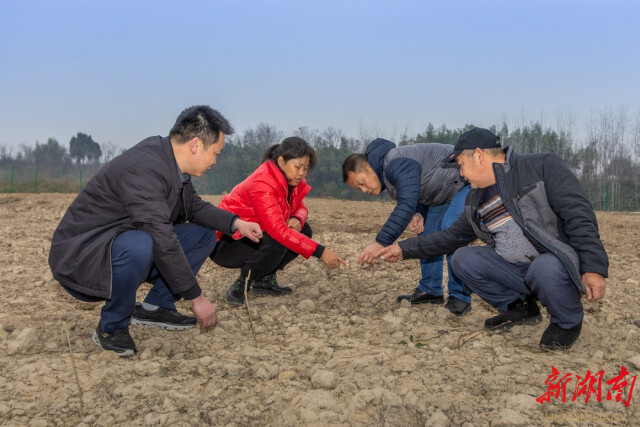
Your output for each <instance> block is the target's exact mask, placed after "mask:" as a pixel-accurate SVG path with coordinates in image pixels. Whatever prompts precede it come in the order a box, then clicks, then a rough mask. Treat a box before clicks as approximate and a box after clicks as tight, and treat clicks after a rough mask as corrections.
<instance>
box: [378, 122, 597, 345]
mask: <svg viewBox="0 0 640 427" xmlns="http://www.w3.org/2000/svg"><path fill="white" fill-rule="evenodd" d="M454 160H455V161H456V162H457V163H458V165H460V174H461V175H462V176H463V177H464V178H466V179H467V180H468V181H469V182H470V183H471V187H472V190H471V191H470V192H469V194H468V196H467V198H466V201H465V208H464V214H463V215H462V216H461V217H460V218H459V219H458V220H457V221H456V222H455V223H454V224H453V225H452V226H451V227H449V228H448V229H447V230H443V231H441V232H439V233H436V234H431V235H427V236H421V237H416V238H412V239H407V240H403V241H401V242H399V243H398V244H395V245H392V246H388V247H386V248H384V249H382V250H380V251H378V252H377V254H376V255H377V256H379V257H381V258H382V259H384V260H385V261H389V262H395V261H397V260H399V259H402V258H420V257H425V256H434V255H436V254H442V253H449V252H452V251H454V250H455V253H454V254H453V257H452V268H453V271H454V272H455V274H456V276H457V277H458V278H459V279H461V280H462V282H463V283H464V284H465V285H466V286H467V287H468V288H470V289H471V290H472V291H473V292H475V293H477V294H478V295H479V296H480V297H481V298H482V299H484V300H485V301H487V302H488V303H489V304H491V305H492V306H493V307H495V308H497V309H498V310H499V311H500V313H499V314H498V315H497V316H495V317H492V318H490V319H487V320H486V321H485V326H486V327H487V328H492V329H496V328H510V327H512V326H514V325H518V324H534V323H538V322H540V321H541V320H542V316H541V315H540V310H539V308H538V304H537V301H536V297H537V299H539V300H540V303H541V304H542V305H543V306H544V307H546V308H547V311H548V313H549V315H550V317H551V322H550V324H549V326H548V327H547V329H546V330H545V331H544V333H543V334H542V338H541V340H540V346H541V347H542V348H543V349H545V350H557V349H563V350H564V349H568V348H569V347H571V345H573V343H574V342H575V341H576V339H577V338H578V336H579V335H580V331H581V329H582V318H583V308H582V302H581V299H580V298H581V294H585V293H586V295H587V298H588V300H589V301H597V300H599V299H601V298H602V297H603V296H604V293H605V287H606V285H605V278H606V277H607V270H608V266H609V261H608V258H607V254H606V252H605V250H604V246H603V245H602V242H601V241H600V235H599V234H598V224H597V221H596V216H595V213H594V211H593V208H592V206H591V204H590V202H589V199H588V198H587V197H586V195H585V192H584V190H583V189H582V186H581V185H580V183H579V182H578V180H577V179H576V177H575V176H574V175H573V174H572V173H571V171H570V169H569V168H568V167H567V166H566V164H565V163H564V162H563V161H562V159H561V158H560V157H558V156H557V155H555V154H552V153H543V154H530V155H517V154H516V153H515V152H514V151H513V150H512V149H510V148H509V147H507V148H505V149H504V150H503V149H502V148H500V140H499V138H498V137H496V136H495V135H494V134H493V133H491V132H490V131H488V130H486V129H481V128H475V129H472V130H471V131H469V132H466V133H464V134H462V135H461V136H460V138H459V139H458V142H457V143H456V145H455V149H454V151H453V153H452V154H451V155H449V156H447V157H446V158H445V160H444V161H446V162H451V161H454ZM476 238H478V239H480V240H482V241H483V242H485V243H486V246H471V247H463V246H465V245H467V244H468V243H470V242H471V241H473V240H475V239H476ZM456 249H457V250H456Z"/></svg>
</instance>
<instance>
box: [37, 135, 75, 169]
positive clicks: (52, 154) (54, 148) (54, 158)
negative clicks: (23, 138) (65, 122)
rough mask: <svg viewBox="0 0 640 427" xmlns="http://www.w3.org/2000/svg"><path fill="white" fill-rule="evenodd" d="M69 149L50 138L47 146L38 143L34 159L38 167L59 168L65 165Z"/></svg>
mask: <svg viewBox="0 0 640 427" xmlns="http://www.w3.org/2000/svg"><path fill="white" fill-rule="evenodd" d="M66 155H67V149H66V148H65V147H64V146H62V145H60V143H59V142H58V140H57V139H55V138H49V139H48V140H47V143H46V144H40V143H39V142H37V141H36V148H35V149H34V150H33V158H34V161H35V164H36V166H57V165H60V164H62V163H64V160H65V157H66Z"/></svg>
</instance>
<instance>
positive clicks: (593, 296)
mask: <svg viewBox="0 0 640 427" xmlns="http://www.w3.org/2000/svg"><path fill="white" fill-rule="evenodd" d="M582 284H583V285H584V287H585V288H586V289H587V299H588V300H589V302H595V301H598V300H599V299H601V298H602V297H604V292H605V288H606V286H607V284H606V279H605V278H604V276H603V275H601V274H599V273H584V274H583V275H582Z"/></svg>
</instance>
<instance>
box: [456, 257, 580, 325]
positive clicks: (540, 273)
mask: <svg viewBox="0 0 640 427" xmlns="http://www.w3.org/2000/svg"><path fill="white" fill-rule="evenodd" d="M451 268H452V269H453V272H454V273H455V275H456V277H458V279H460V280H461V281H462V283H464V285H465V286H466V287H468V288H469V289H471V291H473V292H475V293H476V294H478V296H480V298H482V299H483V300H485V301H486V302H488V303H489V304H491V305H492V306H493V307H495V308H497V309H498V310H499V311H501V312H504V311H506V310H507V306H508V305H509V304H510V303H511V302H513V301H516V300H518V299H521V300H523V299H524V298H525V297H526V296H527V295H531V294H534V295H536V296H537V297H538V300H539V301H540V303H541V304H542V305H543V306H544V307H545V308H546V309H547V312H548V313H549V315H550V316H551V322H552V323H555V324H557V325H558V326H560V327H561V328H564V329H568V328H571V327H573V326H575V325H577V324H578V323H580V322H582V318H583V316H584V312H583V309H582V302H581V301H580V298H581V295H580V292H579V291H578V289H577V288H576V286H575V285H574V284H573V282H572V281H571V278H570V277H569V273H568V272H567V269H566V268H565V267H564V264H562V262H561V261H560V259H559V258H557V257H556V256H555V255H552V254H542V255H540V256H538V257H537V258H536V259H534V260H533V261H532V262H519V263H515V264H512V263H510V262H509V261H506V260H505V259H504V258H502V257H501V256H500V255H498V254H497V253H496V251H495V249H494V248H492V247H488V246H470V247H464V248H460V249H458V250H457V251H455V253H454V254H453V257H452V259H451Z"/></svg>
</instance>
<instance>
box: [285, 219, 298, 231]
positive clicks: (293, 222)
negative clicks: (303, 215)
mask: <svg viewBox="0 0 640 427" xmlns="http://www.w3.org/2000/svg"><path fill="white" fill-rule="evenodd" d="M287 226H288V227H289V228H290V229H292V230H296V231H297V232H300V230H302V223H301V222H300V220H299V219H298V218H289V221H287Z"/></svg>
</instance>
